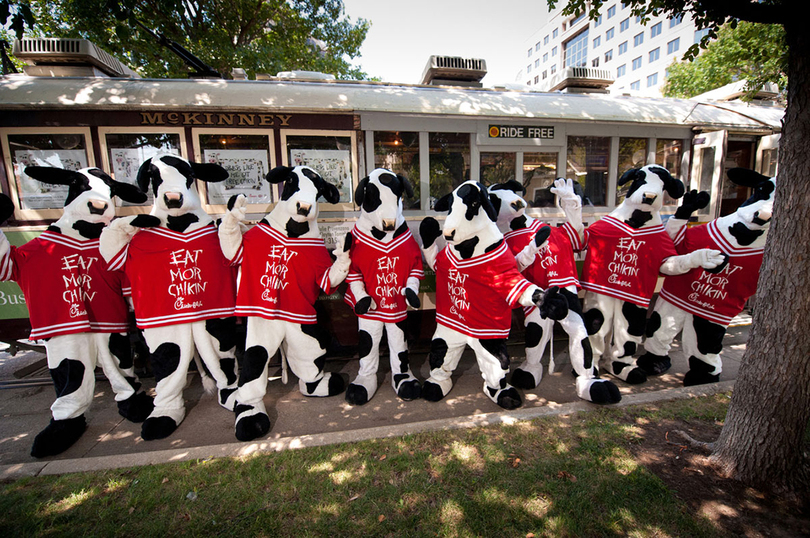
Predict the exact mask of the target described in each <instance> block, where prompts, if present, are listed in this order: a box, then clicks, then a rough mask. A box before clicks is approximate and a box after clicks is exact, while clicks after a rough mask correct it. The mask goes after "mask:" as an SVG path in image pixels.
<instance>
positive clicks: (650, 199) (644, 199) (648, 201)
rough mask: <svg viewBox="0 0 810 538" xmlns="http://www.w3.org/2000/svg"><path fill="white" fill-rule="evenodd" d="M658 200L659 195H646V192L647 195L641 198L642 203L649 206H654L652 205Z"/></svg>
mask: <svg viewBox="0 0 810 538" xmlns="http://www.w3.org/2000/svg"><path fill="white" fill-rule="evenodd" d="M656 198H658V195H656V194H649V193H646V192H645V193H644V194H643V195H642V196H641V203H642V204H647V205H652V204H653V203H654V202H655V200H656Z"/></svg>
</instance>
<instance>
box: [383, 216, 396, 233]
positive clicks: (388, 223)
mask: <svg viewBox="0 0 810 538" xmlns="http://www.w3.org/2000/svg"><path fill="white" fill-rule="evenodd" d="M382 225H383V231H384V232H393V231H394V228H395V227H396V225H397V221H396V219H383V221H382Z"/></svg>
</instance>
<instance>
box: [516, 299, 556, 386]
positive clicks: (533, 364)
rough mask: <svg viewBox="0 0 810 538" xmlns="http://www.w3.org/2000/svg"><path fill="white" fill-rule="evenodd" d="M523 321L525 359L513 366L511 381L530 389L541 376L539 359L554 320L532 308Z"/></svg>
mask: <svg viewBox="0 0 810 538" xmlns="http://www.w3.org/2000/svg"><path fill="white" fill-rule="evenodd" d="M523 323H524V325H525V327H526V360H525V361H523V364H521V365H520V366H518V367H517V368H515V371H514V372H513V373H512V379H511V383H512V385H513V386H515V387H518V388H521V389H524V390H531V389H533V388H535V387H537V385H539V384H540V380H541V379H542V378H543V365H542V364H540V360H541V359H542V358H543V353H545V351H546V346H547V345H548V341H549V340H550V339H551V336H552V334H553V332H554V320H553V319H551V318H544V317H542V316H540V310H539V309H537V308H532V310H531V312H529V314H528V315H527V316H526V319H525V320H524V322H523Z"/></svg>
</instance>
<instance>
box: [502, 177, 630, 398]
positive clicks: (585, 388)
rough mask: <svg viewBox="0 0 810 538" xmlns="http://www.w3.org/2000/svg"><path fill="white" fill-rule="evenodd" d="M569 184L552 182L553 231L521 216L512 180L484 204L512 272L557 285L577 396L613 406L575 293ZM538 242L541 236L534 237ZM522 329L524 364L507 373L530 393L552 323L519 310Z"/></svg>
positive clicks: (574, 217)
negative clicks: (494, 214) (556, 218)
mask: <svg viewBox="0 0 810 538" xmlns="http://www.w3.org/2000/svg"><path fill="white" fill-rule="evenodd" d="M575 186H576V187H579V184H576V183H575V182H573V181H572V180H570V179H569V180H566V179H563V178H560V179H557V180H556V181H555V182H554V186H553V187H551V192H553V193H554V194H556V195H557V196H558V198H559V200H560V207H561V208H562V210H563V212H564V213H565V216H566V218H567V222H566V223H565V224H564V225H563V226H562V227H559V228H556V227H554V228H552V227H549V226H548V225H547V224H544V223H542V222H541V221H540V220H538V219H535V218H532V217H530V216H528V215H526V201H525V200H524V199H523V198H521V194H523V192H524V191H525V189H524V188H523V185H522V184H520V183H518V182H517V181H515V180H510V181H508V182H506V183H500V184H498V185H492V186H490V187H489V192H490V199H491V200H492V204H493V205H494V206H495V209H496V211H498V228H499V229H500V230H501V231H502V232H503V233H504V239H505V240H506V244H507V245H508V246H509V248H510V250H511V251H512V254H514V255H515V259H516V261H517V267H518V271H520V272H521V273H522V274H523V276H524V277H526V279H528V280H529V281H530V282H531V283H533V284H536V285H538V286H540V287H541V288H548V287H551V286H559V288H560V294H561V295H562V296H563V297H565V299H566V301H567V303H568V315H567V316H566V317H565V318H563V319H561V320H559V324H560V325H561V326H562V328H563V329H564V330H565V332H566V333H567V334H568V353H569V356H570V358H571V365H572V366H573V367H574V373H575V374H576V376H577V378H576V390H577V395H578V396H579V397H580V398H582V399H583V400H588V401H589V402H593V403H597V404H607V403H616V402H618V401H620V400H621V394H620V393H619V389H618V387H617V386H616V385H614V384H613V383H612V382H610V381H608V380H606V379H599V378H597V377H596V368H595V365H594V364H593V351H592V350H591V343H590V341H589V340H588V332H587V330H586V329H585V322H584V321H583V319H582V307H581V306H580V304H579V298H578V296H577V289H578V288H579V280H578V278H577V266H576V260H575V259H574V249H573V247H572V246H571V245H572V242H575V243H579V241H578V239H577V233H578V232H577V230H580V229H582V202H581V198H580V196H578V195H577V194H576V192H575V189H574V187H575ZM544 228H546V229H547V230H548V234H549V235H548V241H547V242H546V243H543V244H540V245H538V244H537V239H538V232H539V231H540V230H542V229H544ZM540 239H542V237H540ZM524 314H525V318H524V323H525V326H526V361H525V362H524V363H523V364H521V365H520V366H519V367H518V368H516V369H515V371H514V372H513V373H512V378H511V383H512V385H513V386H515V387H517V388H521V389H533V388H535V387H537V385H538V384H540V380H541V379H542V377H543V366H542V364H540V359H542V358H543V353H544V352H545V349H546V345H547V344H548V342H549V341H550V340H551V338H552V335H553V331H554V320H553V319H551V318H544V317H542V316H541V315H540V310H539V309H538V308H537V307H536V306H531V307H529V308H524ZM548 369H549V372H553V371H554V356H553V351H552V355H551V356H550V357H549V367H548Z"/></svg>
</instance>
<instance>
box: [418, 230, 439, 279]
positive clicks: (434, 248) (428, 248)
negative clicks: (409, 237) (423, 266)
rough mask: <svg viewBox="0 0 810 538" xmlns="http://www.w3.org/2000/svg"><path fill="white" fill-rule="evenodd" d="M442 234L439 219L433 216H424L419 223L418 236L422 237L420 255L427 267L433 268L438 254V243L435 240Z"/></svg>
mask: <svg viewBox="0 0 810 538" xmlns="http://www.w3.org/2000/svg"><path fill="white" fill-rule="evenodd" d="M440 235H442V228H441V226H439V221H437V220H436V219H434V218H433V217H425V218H424V220H422V222H421V223H420V224H419V237H420V238H421V239H422V255H423V256H424V257H425V261H426V262H427V264H428V267H430V268H431V269H434V268H435V267H434V266H435V264H436V256H438V255H439V245H438V244H437V243H436V240H437V239H438V238H439V236H440Z"/></svg>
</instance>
